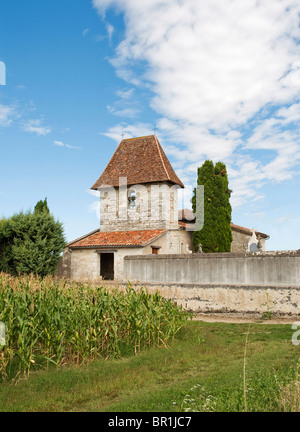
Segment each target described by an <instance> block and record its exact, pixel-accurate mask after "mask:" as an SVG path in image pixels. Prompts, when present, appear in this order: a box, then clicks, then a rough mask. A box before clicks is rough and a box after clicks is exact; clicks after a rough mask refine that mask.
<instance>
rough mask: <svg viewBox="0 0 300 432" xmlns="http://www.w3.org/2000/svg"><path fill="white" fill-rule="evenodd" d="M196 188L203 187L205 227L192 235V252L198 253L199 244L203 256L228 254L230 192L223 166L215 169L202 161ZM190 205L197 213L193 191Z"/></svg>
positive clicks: (217, 165)
mask: <svg viewBox="0 0 300 432" xmlns="http://www.w3.org/2000/svg"><path fill="white" fill-rule="evenodd" d="M197 184H198V185H203V186H204V203H203V206H204V224H203V228H202V229H201V230H200V231H194V235H193V242H194V247H195V250H196V251H198V250H199V245H200V244H201V245H202V250H203V252H215V253H216V252H230V248H231V242H232V233H231V225H230V223H231V205H230V202H229V199H230V193H231V191H230V190H229V188H228V177H227V172H226V166H225V165H224V164H223V163H222V162H218V163H217V164H216V165H215V166H214V164H213V162H212V161H210V160H207V161H205V162H204V164H203V165H202V166H201V167H200V168H198V180H197ZM192 204H193V210H194V212H196V189H195V191H194V195H193V198H192ZM198 204H199V203H198Z"/></svg>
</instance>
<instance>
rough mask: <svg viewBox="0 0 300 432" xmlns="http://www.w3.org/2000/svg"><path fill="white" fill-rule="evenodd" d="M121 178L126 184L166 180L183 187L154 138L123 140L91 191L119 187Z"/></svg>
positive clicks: (150, 136)
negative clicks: (125, 180) (123, 178)
mask: <svg viewBox="0 0 300 432" xmlns="http://www.w3.org/2000/svg"><path fill="white" fill-rule="evenodd" d="M120 177H127V185H135V184H143V183H155V182H163V181H167V182H171V183H173V184H177V185H179V186H181V187H182V188H184V185H183V183H182V182H181V180H180V179H179V178H178V177H177V175H176V173H175V171H174V170H173V168H172V165H171V164H170V162H169V160H168V158H167V156H166V155H165V153H164V151H163V149H162V147H161V145H160V143H159V141H158V139H157V138H156V136H155V135H149V136H144V137H139V138H130V139H124V140H122V141H121V143H120V144H119V146H118V148H117V149H116V151H115V153H114V154H113V156H112V158H111V160H110V161H109V163H108V165H107V167H106V168H105V170H104V171H103V173H102V174H101V176H100V177H99V179H98V180H97V181H96V183H95V184H94V185H93V186H92V187H91V189H94V190H97V189H99V188H101V187H104V186H108V185H110V186H113V187H118V186H119V178H120Z"/></svg>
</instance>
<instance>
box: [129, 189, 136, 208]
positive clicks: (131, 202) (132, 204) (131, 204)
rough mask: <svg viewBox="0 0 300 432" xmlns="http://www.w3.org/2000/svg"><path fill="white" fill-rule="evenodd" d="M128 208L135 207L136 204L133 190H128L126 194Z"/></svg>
mask: <svg viewBox="0 0 300 432" xmlns="http://www.w3.org/2000/svg"><path fill="white" fill-rule="evenodd" d="M128 201H129V208H132V209H133V208H135V205H136V192H135V191H134V190H132V191H130V192H129V196H128Z"/></svg>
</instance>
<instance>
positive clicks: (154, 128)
mask: <svg viewBox="0 0 300 432" xmlns="http://www.w3.org/2000/svg"><path fill="white" fill-rule="evenodd" d="M156 131H157V129H156V124H155V123H154V125H153V133H154V135H156Z"/></svg>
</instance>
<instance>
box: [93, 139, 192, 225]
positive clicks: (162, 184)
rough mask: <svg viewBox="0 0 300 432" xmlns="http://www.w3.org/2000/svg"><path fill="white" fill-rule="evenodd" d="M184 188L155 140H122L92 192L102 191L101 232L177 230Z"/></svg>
mask: <svg viewBox="0 0 300 432" xmlns="http://www.w3.org/2000/svg"><path fill="white" fill-rule="evenodd" d="M183 187H184V186H183V184H182V182H181V181H180V180H179V178H178V177H177V175H176V174H175V172H174V170H173V168H172V166H171V164H170V162H169V160H168V159H167V157H166V155H165V153H164V151H163V149H162V147H161V145H160V143H159V142H158V139H157V138H156V136H154V135H152V136H146V137H141V138H132V139H125V140H123V141H122V142H121V143H120V144H119V146H118V148H117V150H116V151H115V153H114V155H113V157H112V158H111V160H110V162H109V163H108V165H107V167H106V168H105V170H104V172H103V173H102V175H101V176H100V177H99V179H98V180H97V181H96V183H95V184H94V185H93V186H92V188H91V189H93V190H99V191H100V231H101V232H111V231H130V230H153V229H178V200H177V190H178V189H179V188H183Z"/></svg>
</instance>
